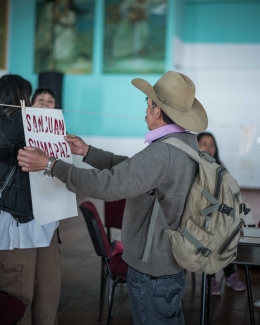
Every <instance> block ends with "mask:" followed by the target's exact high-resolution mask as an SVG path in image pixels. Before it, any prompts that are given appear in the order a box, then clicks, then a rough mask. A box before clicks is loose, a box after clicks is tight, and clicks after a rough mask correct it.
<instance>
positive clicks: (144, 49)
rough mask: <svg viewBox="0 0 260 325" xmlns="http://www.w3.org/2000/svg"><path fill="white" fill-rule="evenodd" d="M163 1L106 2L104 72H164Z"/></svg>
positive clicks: (114, 0) (165, 6)
mask: <svg viewBox="0 0 260 325" xmlns="http://www.w3.org/2000/svg"><path fill="white" fill-rule="evenodd" d="M166 9H167V0H124V1H118V0H107V1H106V21H105V46H104V47H105V49H104V72H122V73H127V72H145V73H149V72H150V73H159V72H163V71H164V52H165V29H166Z"/></svg>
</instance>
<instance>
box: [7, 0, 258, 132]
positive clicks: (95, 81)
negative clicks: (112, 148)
mask: <svg viewBox="0 0 260 325" xmlns="http://www.w3.org/2000/svg"><path fill="white" fill-rule="evenodd" d="M10 4H11V5H10V33H9V35H10V36H9V37H10V42H9V69H8V72H10V73H16V74H20V75H22V76H23V77H25V78H27V79H28V80H29V81H30V82H31V83H32V85H33V87H34V88H36V87H37V82H38V76H37V75H36V74H34V72H33V67H34V30H35V0H22V1H21V0H11V1H10ZM104 4H105V0H96V1H95V20H94V21H95V26H94V44H93V72H92V74H88V75H65V76H64V86H63V108H64V110H74V111H81V112H95V113H97V114H106V115H121V116H133V117H136V118H137V119H127V118H118V117H111V116H101V115H88V114H80V113H77V112H74V113H72V112H64V116H65V120H66V126H67V130H68V132H69V133H75V134H78V135H87V136H115V137H142V136H143V135H144V133H146V132H147V127H146V124H145V122H144V115H145V109H146V103H145V95H144V94H142V93H141V92H140V91H139V90H137V89H136V88H135V87H133V86H132V85H131V80H132V79H133V78H135V77H141V78H144V79H146V80H147V81H149V82H150V83H151V84H154V83H155V82H156V81H157V80H158V78H159V77H160V75H151V74H149V75H144V74H142V75H139V76H138V75H129V74H127V75H122V74H120V75H111V74H105V75H104V74H102V53H103V15H104ZM259 17H260V1H244V2H241V1H238V2H236V1H219V2H218V1H212V2H205V1H196V2H190V1H184V0H169V7H168V17H167V31H166V58H165V71H167V70H171V69H174V51H173V38H174V36H178V37H179V38H180V39H181V40H182V41H184V42H190V43H226V42H230V43H259V42H260V32H259V30H260V19H259ZM187 74H188V72H187Z"/></svg>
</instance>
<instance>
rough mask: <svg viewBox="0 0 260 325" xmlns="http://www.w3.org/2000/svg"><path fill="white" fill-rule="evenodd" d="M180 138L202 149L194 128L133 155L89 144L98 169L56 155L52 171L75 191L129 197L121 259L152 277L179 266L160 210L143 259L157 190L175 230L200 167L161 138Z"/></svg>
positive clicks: (88, 160) (109, 198) (111, 197)
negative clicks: (149, 249)
mask: <svg viewBox="0 0 260 325" xmlns="http://www.w3.org/2000/svg"><path fill="white" fill-rule="evenodd" d="M168 137H176V138H178V139H180V140H182V141H184V142H185V143H187V144H188V145H189V146H191V147H192V148H193V149H195V150H198V144H197V138H196V136H195V135H194V134H190V133H172V134H169V135H167V136H165V137H163V138H160V139H158V140H156V141H155V142H153V143H152V144H150V145H148V146H147V147H146V148H145V149H144V150H142V151H140V152H139V153H137V154H136V155H134V156H133V157H132V158H127V157H125V156H118V155H114V154H113V153H110V152H106V151H103V150H100V149H97V148H94V147H90V148H89V152H88V155H87V157H86V158H85V160H84V161H85V162H86V163H88V164H89V165H91V166H93V167H94V168H96V169H84V168H77V167H75V166H74V165H71V164H68V163H65V162H64V161H62V160H58V161H57V162H56V164H55V165H54V168H53V174H54V176H55V177H57V178H58V179H60V180H61V181H62V182H63V183H65V184H66V186H67V188H68V189H69V190H70V191H72V192H75V193H78V194H81V195H85V196H89V197H92V198H97V199H102V200H105V201H114V200H120V199H124V198H126V206H125V212H124V217H123V225H122V243H123V246H124V253H123V259H124V260H125V261H126V263H127V264H128V265H130V266H131V267H132V268H134V269H136V270H138V271H139V272H142V273H146V274H150V275H152V276H162V275H171V274H176V273H178V272H180V271H181V267H180V266H179V265H178V264H177V263H176V261H175V259H174V258H173V256H172V252H171V246H170V243H169V240H168V237H167V235H166V234H165V232H164V228H163V223H162V221H161V218H160V213H159V216H158V218H157V221H156V224H155V231H154V234H153V241H152V246H151V251H150V255H149V259H148V261H147V262H146V263H145V262H142V261H141V259H142V256H143V253H144V248H145V244H146V239H147V232H148V227H149V222H150V216H151V212H152V208H153V202H154V198H155V196H152V195H150V194H148V192H149V191H151V190H153V189H156V195H157V197H158V200H159V202H160V205H161V208H162V210H163V212H164V215H165V216H166V219H167V221H168V224H169V226H170V228H171V229H173V230H175V229H176V228H177V227H178V226H179V223H180V219H181V216H182V213H183V210H184V205H185V201H186V198H187V195H188V192H189V189H190V186H191V184H192V182H193V179H194V177H195V175H196V173H197V171H198V165H197V163H196V162H195V161H193V160H192V159H191V158H189V157H188V156H187V155H185V154H184V153H183V152H181V151H180V150H179V149H177V148H175V147H174V146H172V145H170V144H167V143H162V142H161V141H162V140H163V139H166V138H168Z"/></svg>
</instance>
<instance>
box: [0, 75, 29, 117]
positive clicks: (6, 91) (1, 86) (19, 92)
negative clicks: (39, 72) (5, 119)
mask: <svg viewBox="0 0 260 325" xmlns="http://www.w3.org/2000/svg"><path fill="white" fill-rule="evenodd" d="M31 94H32V86H31V84H30V82H29V81H27V80H25V79H24V78H22V77H20V76H18V75H16V74H6V75H4V76H2V77H1V78H0V104H7V105H15V106H20V105H21V103H20V100H24V101H25V106H31V100H30V97H31ZM1 107H2V108H3V109H4V114H5V115H10V114H12V113H13V112H15V111H16V110H18V109H20V108H19V107H8V106H0V108H1Z"/></svg>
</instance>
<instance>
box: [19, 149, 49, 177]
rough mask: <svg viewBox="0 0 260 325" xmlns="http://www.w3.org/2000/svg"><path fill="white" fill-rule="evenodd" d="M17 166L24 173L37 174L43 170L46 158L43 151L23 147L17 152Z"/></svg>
mask: <svg viewBox="0 0 260 325" xmlns="http://www.w3.org/2000/svg"><path fill="white" fill-rule="evenodd" d="M17 159H18V164H19V166H21V167H22V170H23V171H24V172H38V171H40V170H45V168H46V165H47V162H48V156H47V155H46V153H45V152H44V151H42V150H41V149H39V148H35V147H25V148H24V150H22V149H20V150H19V151H18V156H17Z"/></svg>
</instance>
